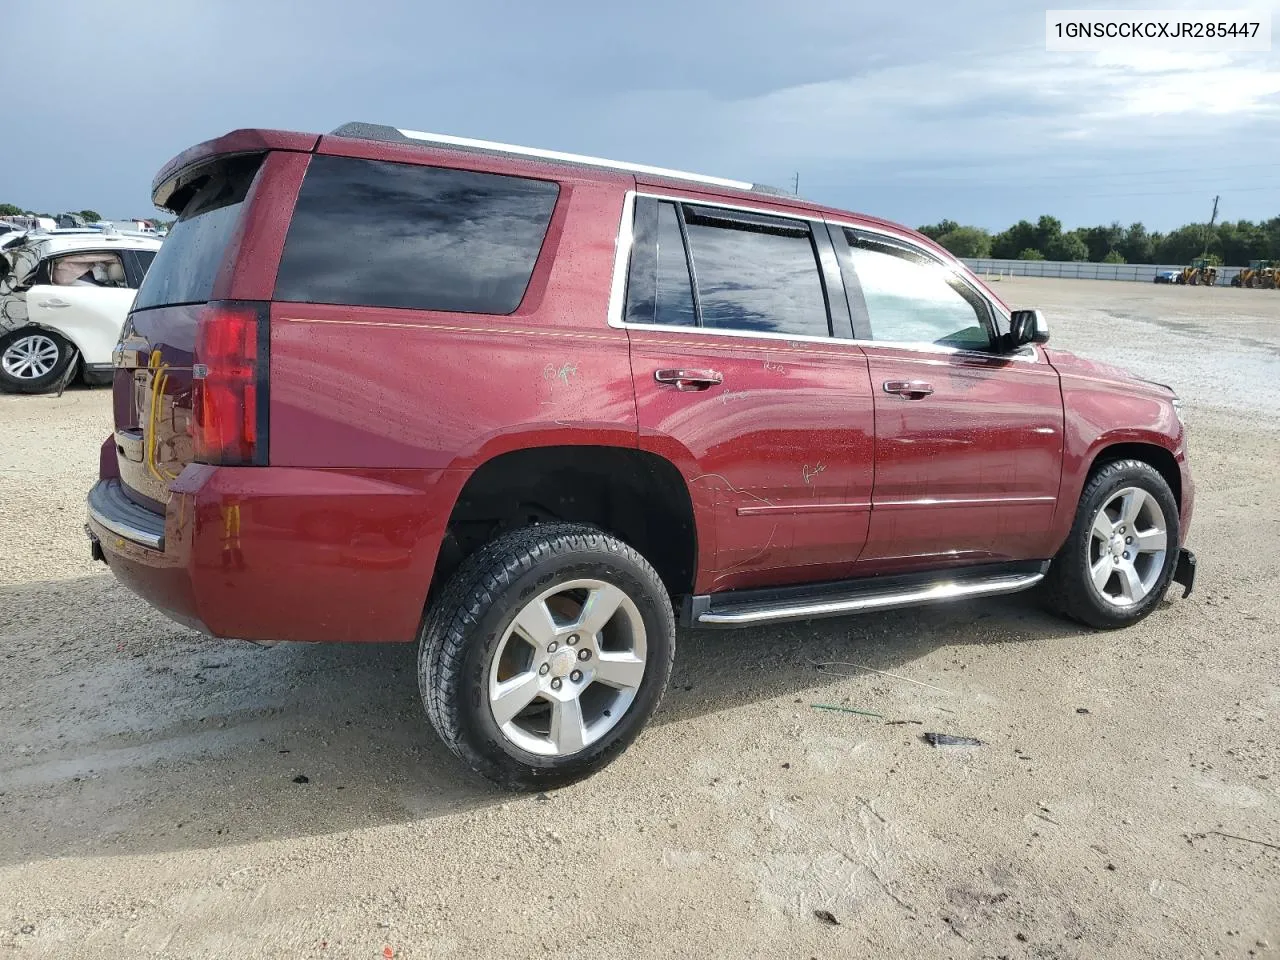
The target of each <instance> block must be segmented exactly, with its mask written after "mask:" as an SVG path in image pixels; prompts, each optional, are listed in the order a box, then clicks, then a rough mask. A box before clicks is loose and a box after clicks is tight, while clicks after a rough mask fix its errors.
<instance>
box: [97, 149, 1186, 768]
mask: <svg viewBox="0 0 1280 960" xmlns="http://www.w3.org/2000/svg"><path fill="white" fill-rule="evenodd" d="M153 200H154V202H155V204H156V206H158V207H160V208H161V209H164V210H167V211H169V212H171V213H172V214H174V215H176V216H177V218H178V219H177V221H176V222H175V224H174V225H173V228H172V230H171V232H170V234H169V238H168V239H167V240H166V241H165V245H164V248H163V249H162V250H161V251H160V253H159V255H158V256H157V257H156V261H155V263H154V265H153V266H152V268H151V272H150V273H149V274H148V275H147V278H146V281H145V282H144V283H143V285H142V289H141V290H140V291H139V292H138V298H137V301H136V303H135V304H134V307H133V310H132V311H131V313H130V315H129V319H128V322H127V323H126V325H125V329H124V331H123V336H122V341H121V346H120V351H119V354H118V359H117V373H116V378H115V391H116V393H115V404H114V412H115V429H114V432H113V433H112V434H111V435H110V436H108V437H107V438H106V439H105V441H104V443H103V445H102V449H101V453H100V458H99V477H100V479H99V481H98V483H97V484H96V485H95V486H94V487H93V488H92V490H91V491H90V493H89V496H88V504H87V506H88V533H89V536H90V549H91V550H92V553H93V556H94V557H95V558H96V559H99V560H103V561H105V562H106V563H107V564H108V565H109V566H110V568H111V570H112V572H113V573H114V574H115V576H116V577H117V578H119V580H120V581H121V582H122V583H123V584H124V585H126V586H127V587H129V588H130V589H131V590H133V591H135V592H136V593H138V594H139V595H140V596H142V597H143V598H145V599H146V600H148V601H149V602H150V603H152V604H153V605H154V606H156V607H158V608H159V609H160V610H162V611H164V612H165V613H167V614H168V615H169V616H171V617H172V618H174V619H175V620H177V621H179V622H181V623H184V624H187V625H189V626H191V627H193V628H196V629H199V630H203V631H205V632H208V633H210V634H213V635H214V636H218V637H236V638H242V639H248V640H256V641H277V640H311V641H345V642H373V641H399V642H404V643H409V642H414V641H417V643H418V650H419V654H418V679H419V684H420V690H421V695H422V699H423V702H424V705H425V707H426V712H427V714H428V716H429V717H430V719H431V721H432V723H433V724H434V726H435V728H436V730H437V731H438V732H439V734H440V735H441V737H442V739H443V740H444V742H445V743H446V744H447V745H448V747H449V748H450V749H451V750H452V751H453V752H454V753H455V754H456V755H457V756H459V757H460V758H462V760H464V761H465V762H466V763H468V764H469V765H470V766H471V767H472V768H474V769H475V770H477V771H479V772H481V773H483V774H484V775H486V776H488V777H491V778H492V779H494V780H496V781H498V782H499V783H502V784H505V785H508V786H515V787H524V788H534V789H537V788H541V787H548V786H555V785H558V784H563V783H566V782H569V781H572V780H574V779H576V778H579V777H582V776H585V775H587V774H589V773H592V772H594V771H596V770H598V769H599V768H601V767H602V766H604V765H605V764H607V763H609V762H610V761H611V760H613V759H614V758H615V757H617V756H618V755H619V754H620V753H621V752H622V751H623V750H624V749H625V748H626V746H627V745H628V743H630V742H631V740H632V739H634V738H635V737H636V735H637V734H638V733H639V731H640V729H641V727H642V726H643V725H644V724H645V722H646V721H647V720H648V719H649V717H650V716H651V715H652V713H653V711H654V709H655V708H656V707H657V705H658V702H659V701H660V700H661V698H662V694H663V691H664V689H665V687H666V685H667V682H668V678H669V676H670V672H671V666H672V661H673V658H674V656H675V639H676V631H675V627H676V622H677V620H679V621H680V622H682V623H684V624H685V625H687V626H688V627H691V628H693V627H718V628H728V627H747V626H753V625H761V624H777V623H783V622H788V621H805V620H810V619H813V618H816V617H828V616H837V615H842V614H850V613H857V612H861V611H876V610H885V609H890V608H895V607H904V606H910V605H913V604H922V603H931V602H936V601H940V600H955V599H961V598H974V597H983V596H996V595H1000V594H1008V593H1013V592H1015V591H1019V590H1026V589H1030V588H1033V587H1035V588H1037V589H1039V590H1041V591H1042V597H1043V599H1044V601H1045V603H1046V604H1047V605H1048V606H1050V607H1051V608H1052V609H1054V610H1056V611H1058V612H1059V613H1061V614H1064V615H1066V616H1068V617H1072V618H1075V619H1076V620H1079V621H1082V622H1084V623H1086V624H1089V625H1091V626H1094V627H1101V628H1115V627H1123V626H1127V625H1129V624H1133V623H1135V622H1137V621H1138V620H1140V619H1142V618H1143V617H1145V616H1147V615H1148V614H1149V613H1151V612H1152V611H1153V610H1154V609H1155V608H1156V607H1157V605H1158V604H1159V603H1160V601H1161V599H1162V598H1163V597H1164V595H1165V593H1166V591H1167V589H1168V588H1169V585H1170V583H1171V582H1173V581H1175V580H1176V581H1177V582H1179V583H1181V584H1182V585H1183V586H1184V588H1185V589H1187V590H1190V588H1191V585H1192V581H1193V576H1194V572H1195V567H1194V558H1193V557H1192V556H1191V554H1190V553H1189V552H1188V551H1187V550H1185V548H1183V542H1184V538H1185V536H1186V531H1187V527H1188V524H1189V523H1190V520H1191V513H1192V503H1193V499H1194V496H1193V493H1194V491H1193V486H1192V481H1191V476H1190V473H1189V470H1188V467H1187V453H1186V442H1185V435H1184V430H1183V424H1182V416H1181V410H1180V405H1179V401H1178V399H1177V397H1176V396H1175V395H1174V392H1173V391H1172V390H1171V389H1169V388H1168V387H1165V386H1161V385H1159V384H1153V383H1149V382H1145V381H1142V380H1139V379H1137V378H1135V377H1133V376H1131V375H1129V374H1127V373H1125V372H1124V371H1122V370H1118V369H1116V368H1113V367H1109V366H1106V365H1104V364H1099V363H1095V362H1091V361H1088V360H1085V359H1083V358H1080V357H1077V356H1073V355H1072V354H1070V353H1067V352H1066V351H1060V350H1057V349H1054V348H1052V347H1049V346H1047V345H1046V342H1047V341H1048V339H1049V331H1048V328H1047V326H1046V324H1045V320H1044V318H1043V317H1042V316H1041V315H1040V314H1039V312H1038V311H1035V310H1013V311H1011V310H1009V309H1008V308H1007V307H1006V306H1005V305H1004V304H1003V303H1002V302H1001V301H1000V299H999V298H998V297H997V296H996V295H995V294H994V293H993V292H992V291H991V290H989V289H987V288H986V287H984V286H983V284H982V283H981V282H980V281H979V280H978V279H977V278H976V277H975V276H974V275H973V274H972V273H971V272H970V271H969V270H967V269H966V268H965V267H964V266H963V265H962V264H961V263H960V262H959V261H958V260H956V258H955V257H953V256H952V255H951V254H949V253H947V252H946V251H945V250H944V249H942V248H941V247H939V246H938V245H937V244H935V243H933V242H931V241H930V240H928V239H927V238H925V237H924V236H922V235H920V234H918V233H916V232H915V231H913V230H909V229H907V228H905V227H901V226H898V225H896V224H892V223H888V222H886V221H883V220H878V219H875V218H872V217H867V216H862V215H858V214H854V213H849V212H846V211H843V210H836V209H832V208H828V207H822V206H818V205H816V204H813V203H809V202H806V201H804V200H801V199H799V198H797V197H793V196H789V195H781V194H779V193H777V192H776V191H771V190H768V189H764V188H760V187H757V186H754V185H753V184H750V183H746V182H741V181H735V180H728V179H724V178H721V177H711V176H704V175H699V174H688V173H681V172H678V171H673V170H664V169H658V168H654V167H648V166H642V165H637V164H628V163H622V162H618V161H612V160H604V159H600V158H592V157H581V156H573V155H569V154H564V153H559V152H555V151H547V150H536V149H531V148H524V147H516V146H511V145H507V144H500V143H488V142H483V141H474V140H465V139H461V138H456V137H448V136H440V135H434V134H427V133H418V132H415V131H406V130H398V129H393V128H390V127H378V126H370V125H365V124H350V125H347V126H345V127H342V128H340V129H339V130H337V131H335V133H334V134H331V135H316V134H303V133H289V132H282V131H273V130H241V131H237V132H234V133H230V134H228V135H226V136H225V137H222V138H220V139H217V140H213V141H209V142H207V143H203V144H200V145H198V146H195V147H192V148H191V149H190V150H188V151H186V152H185V153H183V154H181V155H179V156H178V157H177V158H175V159H174V160H173V161H171V162H170V163H169V164H168V165H167V166H165V167H164V168H163V169H162V170H161V172H160V173H159V174H158V175H157V177H156V179H155V181H154V184H153ZM783 640H785V641H786V642H787V643H789V642H791V641H790V639H789V638H782V639H780V640H779V642H780V643H781V642H783Z"/></svg>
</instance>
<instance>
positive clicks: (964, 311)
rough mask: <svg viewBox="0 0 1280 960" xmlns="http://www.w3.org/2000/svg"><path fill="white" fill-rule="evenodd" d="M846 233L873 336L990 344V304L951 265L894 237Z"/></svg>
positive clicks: (969, 347) (907, 340) (972, 345)
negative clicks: (884, 240) (885, 239)
mask: <svg viewBox="0 0 1280 960" xmlns="http://www.w3.org/2000/svg"><path fill="white" fill-rule="evenodd" d="M846 235H847V239H848V241H849V256H850V258H851V260H852V261H853V268H854V272H855V274H856V275H857V278H858V286H859V287H860V288H861V291H862V298H863V300H864V301H865V303H866V307H867V318H868V320H869V321H870V323H871V336H872V339H873V340H885V341H891V342H894V343H928V344H939V345H942V346H948V347H956V348H959V349H965V350H986V349H989V348H990V346H991V332H990V326H989V323H990V313H989V311H988V309H987V307H986V304H985V303H984V301H983V300H982V299H981V298H980V297H979V296H978V295H977V294H976V293H974V292H973V291H972V290H970V289H969V288H968V287H967V286H965V285H964V283H962V282H961V281H960V280H958V279H957V278H956V277H955V274H954V273H953V272H952V271H951V270H950V269H948V268H947V267H945V266H944V265H942V264H940V263H938V262H937V261H935V260H933V259H931V258H930V257H927V256H925V255H924V254H922V253H915V252H914V251H911V250H909V249H907V248H905V247H900V246H898V245H896V244H893V243H881V242H879V241H877V240H875V239H872V238H869V237H867V236H865V235H863V234H858V233H855V232H853V231H851V230H849V231H846Z"/></svg>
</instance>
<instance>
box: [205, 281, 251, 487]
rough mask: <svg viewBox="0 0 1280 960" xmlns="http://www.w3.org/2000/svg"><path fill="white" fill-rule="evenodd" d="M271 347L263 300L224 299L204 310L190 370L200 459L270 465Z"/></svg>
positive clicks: (230, 464) (229, 464)
mask: <svg viewBox="0 0 1280 960" xmlns="http://www.w3.org/2000/svg"><path fill="white" fill-rule="evenodd" d="M269 347H270V324H269V321H268V315H267V305H266V304H265V303H248V302H244V301H232V300H222V301H215V302H213V303H210V304H208V305H207V306H205V307H204V309H203V310H201V312H200V317H199V320H198V321H197V326H196V349H195V358H194V367H193V369H192V372H191V385H192V392H191V406H192V411H191V425H192V440H193V447H194V449H193V451H192V452H193V454H194V459H196V460H197V461H200V462H202V463H216V464H222V465H225V466H249V465H254V466H265V465H266V462H267V367H268V363H267V359H268V350H269Z"/></svg>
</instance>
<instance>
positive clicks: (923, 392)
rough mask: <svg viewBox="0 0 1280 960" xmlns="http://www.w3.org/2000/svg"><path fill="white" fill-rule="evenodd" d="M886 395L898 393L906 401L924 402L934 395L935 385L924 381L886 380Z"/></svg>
mask: <svg viewBox="0 0 1280 960" xmlns="http://www.w3.org/2000/svg"><path fill="white" fill-rule="evenodd" d="M884 392H885V393H896V394H897V395H898V396H900V397H902V398H904V399H906V400H923V399H924V398H925V397H927V396H929V394H931V393H933V384H931V383H925V382H924V381H923V380H886V381H885V382H884Z"/></svg>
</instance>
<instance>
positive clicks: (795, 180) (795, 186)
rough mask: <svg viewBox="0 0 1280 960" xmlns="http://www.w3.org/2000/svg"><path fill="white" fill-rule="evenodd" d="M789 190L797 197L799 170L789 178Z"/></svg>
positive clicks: (798, 191)
mask: <svg viewBox="0 0 1280 960" xmlns="http://www.w3.org/2000/svg"><path fill="white" fill-rule="evenodd" d="M791 192H792V193H794V194H795V195H796V196H797V197H798V196H800V171H799V170H797V171H796V175H795V176H794V177H792V178H791Z"/></svg>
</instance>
